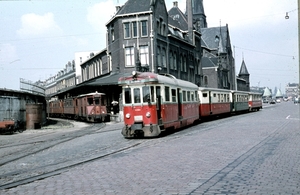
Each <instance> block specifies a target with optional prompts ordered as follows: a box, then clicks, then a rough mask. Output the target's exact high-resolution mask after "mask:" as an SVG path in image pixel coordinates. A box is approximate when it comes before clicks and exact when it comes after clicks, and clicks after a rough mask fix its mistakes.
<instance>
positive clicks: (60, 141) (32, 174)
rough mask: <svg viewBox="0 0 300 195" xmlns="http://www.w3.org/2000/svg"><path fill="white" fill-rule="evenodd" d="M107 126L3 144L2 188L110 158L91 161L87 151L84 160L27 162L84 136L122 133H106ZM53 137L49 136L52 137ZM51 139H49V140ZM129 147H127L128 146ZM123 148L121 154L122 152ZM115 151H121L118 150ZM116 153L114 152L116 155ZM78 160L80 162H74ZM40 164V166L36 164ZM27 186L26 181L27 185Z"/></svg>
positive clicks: (73, 157) (0, 159) (0, 183)
mask: <svg viewBox="0 0 300 195" xmlns="http://www.w3.org/2000/svg"><path fill="white" fill-rule="evenodd" d="M105 126H106V124H104V123H100V124H99V123H97V124H92V125H89V126H87V127H84V128H83V129H81V130H79V131H72V132H67V133H64V134H59V135H58V136H55V135H53V134H51V133H50V134H47V135H45V134H44V136H46V137H44V136H35V138H33V140H32V141H29V140H28V139H24V141H22V140H21V141H20V142H18V143H14V144H4V145H2V146H0V149H1V150H2V152H1V155H0V166H1V171H0V189H6V188H7V187H8V186H17V185H19V184H21V183H24V182H25V181H27V182H28V181H34V178H35V179H38V178H43V177H44V176H45V175H46V176H47V175H53V174H55V173H57V172H62V171H64V170H66V169H68V168H70V167H74V166H77V165H80V164H84V163H87V162H90V161H93V160H96V159H99V158H103V157H105V156H107V155H109V154H110V153H109V152H106V153H105V154H103V153H101V155H99V154H98V155H97V156H95V155H93V157H92V158H90V157H87V156H88V155H90V153H91V152H88V153H87V154H86V155H87V156H85V154H84V155H83V157H82V158H78V156H76V155H70V156H68V157H66V158H59V159H58V160H57V161H56V160H52V161H49V162H48V163H43V162H42V163H41V165H35V166H32V167H26V163H22V162H26V161H28V159H30V158H32V157H34V156H43V153H47V152H49V151H51V150H55V148H56V147H58V146H60V145H68V144H69V145H71V143H73V142H76V140H78V139H83V138H84V137H85V136H94V135H99V134H103V133H108V132H114V131H119V129H108V130H105V129H104V127H105ZM49 135H50V136H49ZM47 138H49V139H47ZM108 148H109V147H102V148H99V149H98V150H97V152H99V151H105V150H108ZM125 148H126V147H125ZM122 150H123V149H121V150H120V151H122ZM115 151H118V150H117V149H115ZM113 153H114V152H111V154H113ZM75 158H77V159H78V160H74V159H75ZM37 164H39V163H38V162H37ZM25 183H26V182H25Z"/></svg>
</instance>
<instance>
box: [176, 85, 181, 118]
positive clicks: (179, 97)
mask: <svg viewBox="0 0 300 195" xmlns="http://www.w3.org/2000/svg"><path fill="white" fill-rule="evenodd" d="M177 102H178V118H179V119H181V118H182V106H181V104H182V93H180V89H179V88H178V89H177Z"/></svg>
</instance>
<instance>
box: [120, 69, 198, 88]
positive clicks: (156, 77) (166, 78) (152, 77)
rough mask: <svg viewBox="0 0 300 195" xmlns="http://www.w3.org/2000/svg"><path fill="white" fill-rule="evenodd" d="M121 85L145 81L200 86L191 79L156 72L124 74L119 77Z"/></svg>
mask: <svg viewBox="0 0 300 195" xmlns="http://www.w3.org/2000/svg"><path fill="white" fill-rule="evenodd" d="M118 83H119V85H129V84H131V85H132V84H135V85H139V84H144V83H155V84H169V85H174V86H180V87H187V88H198V86H197V85H196V84H194V83H191V82H189V81H185V80H181V79H177V78H176V77H174V76H173V75H170V74H155V73H151V72H137V73H136V74H135V75H131V76H127V77H126V76H124V77H121V78H119V82H118Z"/></svg>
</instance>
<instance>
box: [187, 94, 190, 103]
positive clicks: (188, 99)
mask: <svg viewBox="0 0 300 195" xmlns="http://www.w3.org/2000/svg"><path fill="white" fill-rule="evenodd" d="M187 101H188V102H189V101H191V92H190V91H188V92H187Z"/></svg>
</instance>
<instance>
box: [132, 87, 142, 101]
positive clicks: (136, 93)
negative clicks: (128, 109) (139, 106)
mask: <svg viewBox="0 0 300 195" xmlns="http://www.w3.org/2000/svg"><path fill="white" fill-rule="evenodd" d="M133 98H134V103H141V90H140V88H134V89H133Z"/></svg>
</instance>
